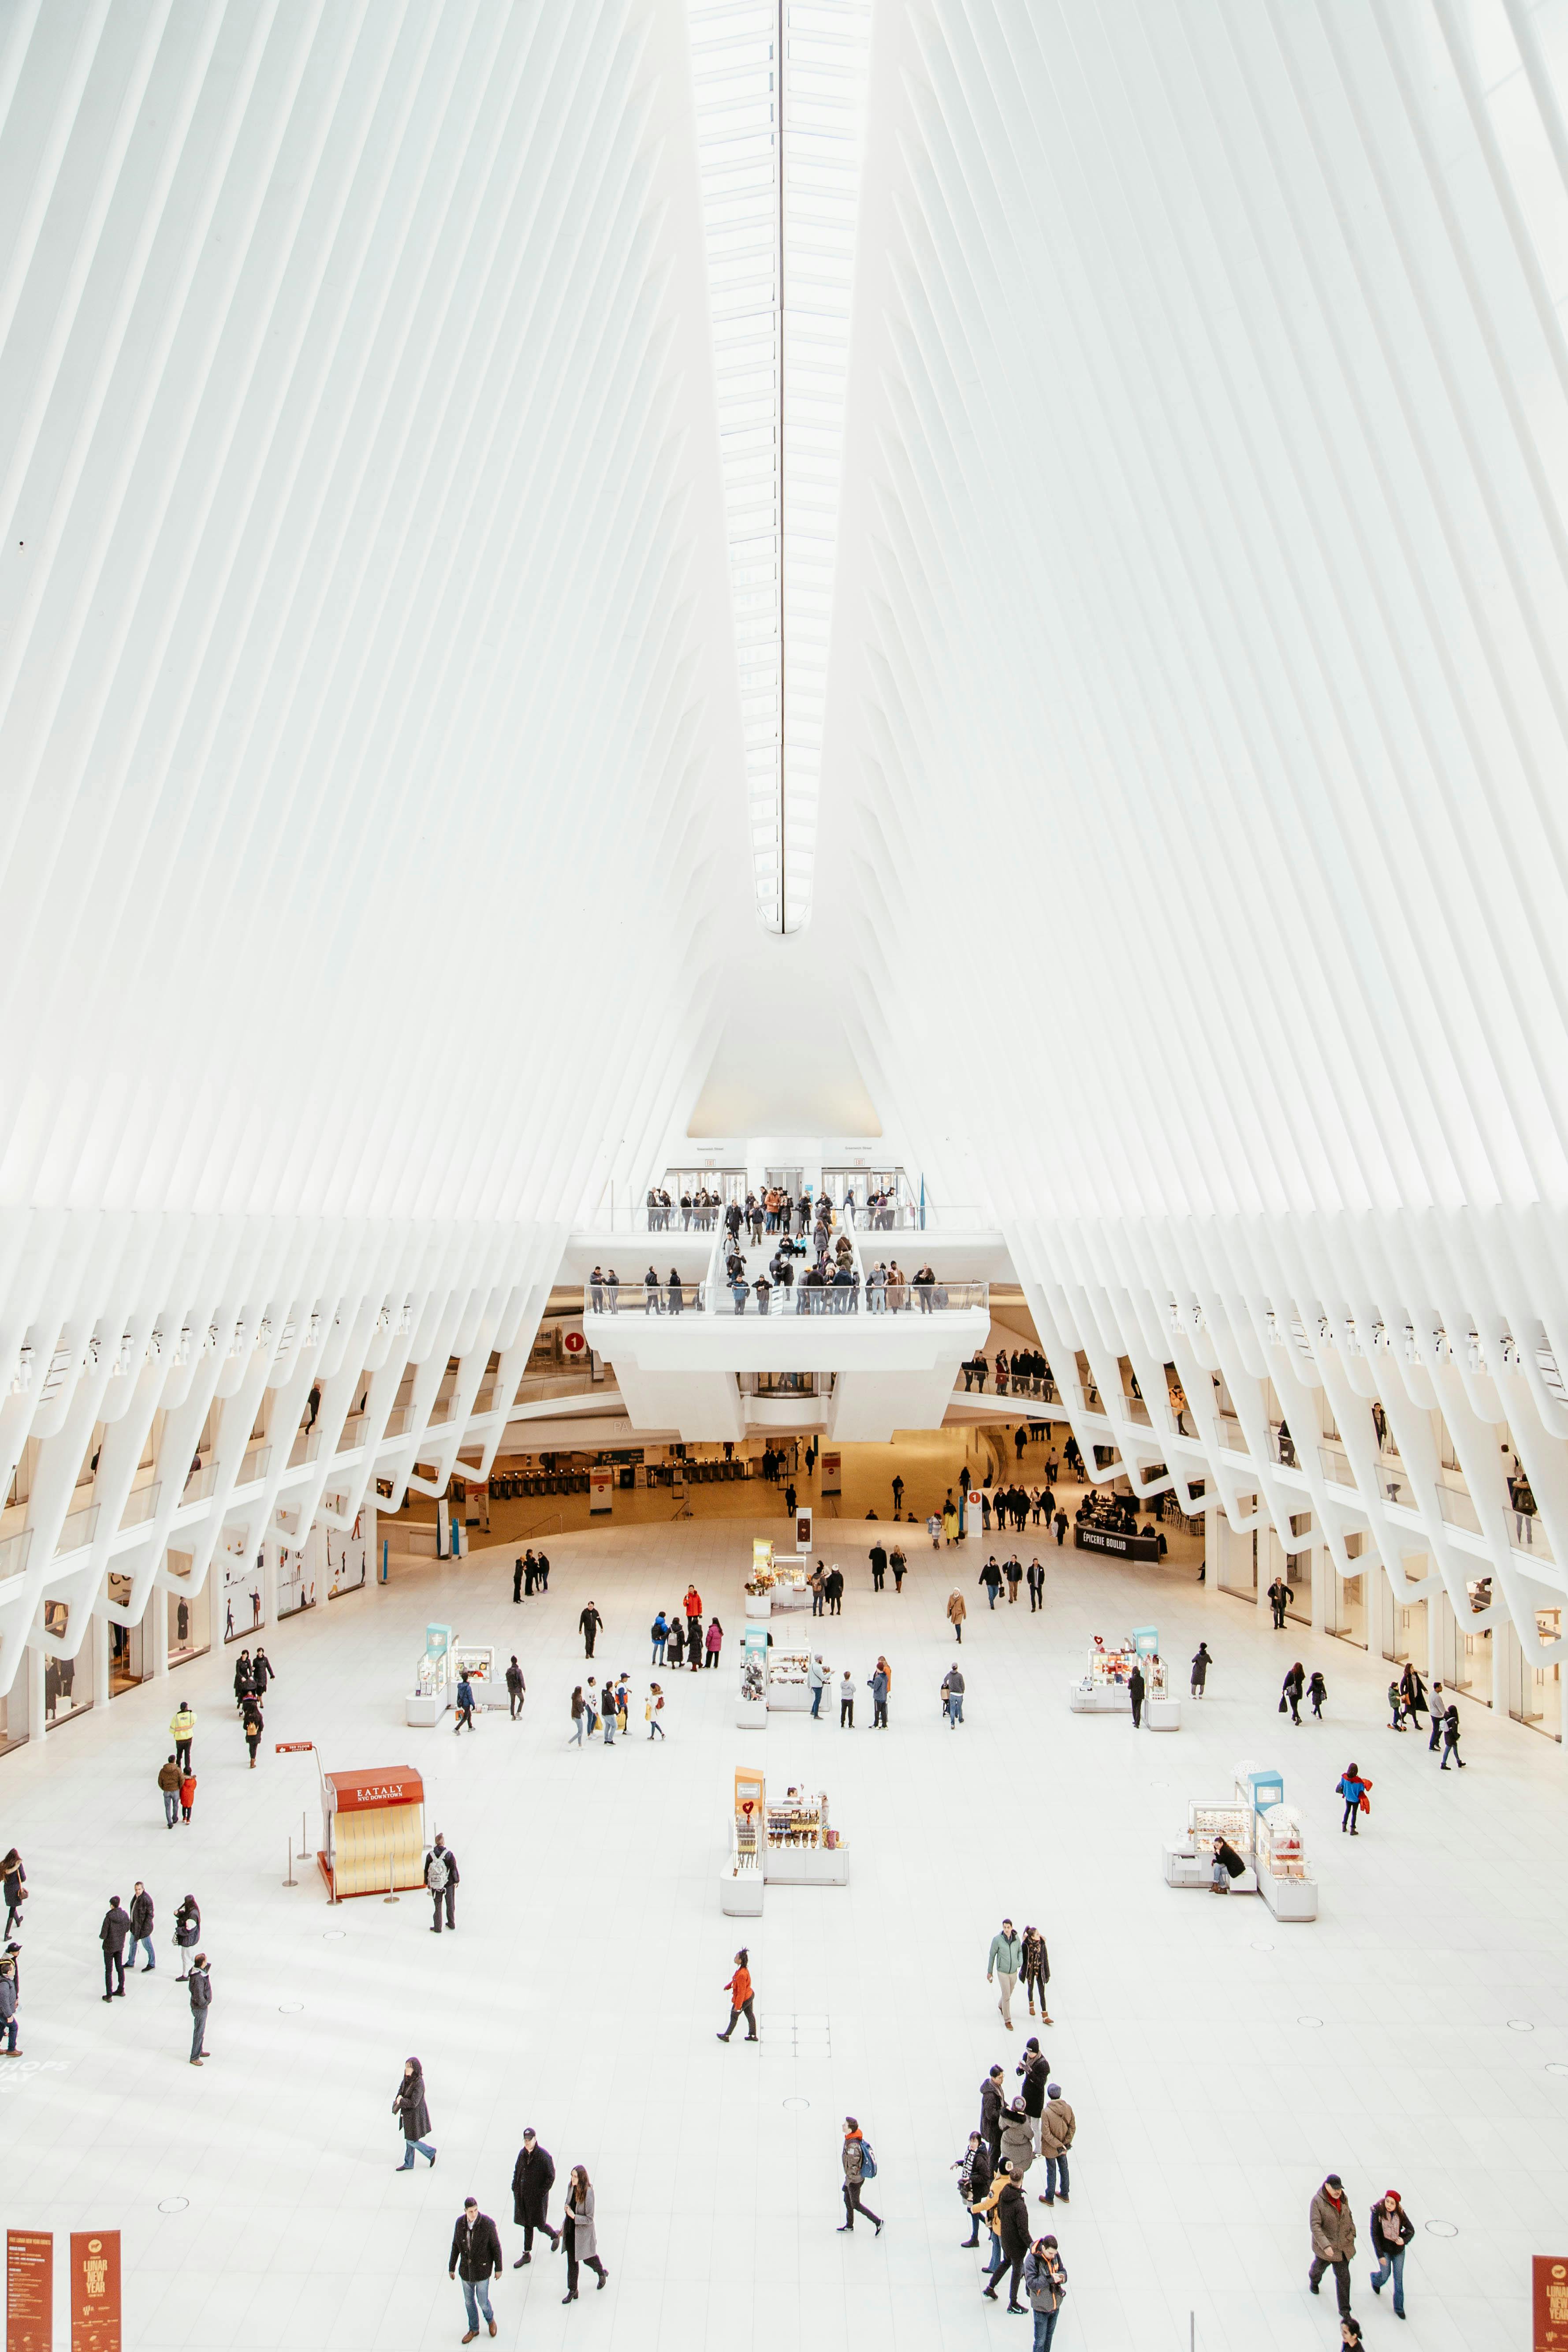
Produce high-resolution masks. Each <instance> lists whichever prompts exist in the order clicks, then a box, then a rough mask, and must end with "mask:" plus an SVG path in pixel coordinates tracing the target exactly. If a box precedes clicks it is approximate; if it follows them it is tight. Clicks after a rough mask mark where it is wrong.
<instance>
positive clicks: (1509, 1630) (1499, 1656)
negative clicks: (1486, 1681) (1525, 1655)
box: [1491, 1622, 1518, 1723]
mask: <svg viewBox="0 0 1568 2352" xmlns="http://www.w3.org/2000/svg"><path fill="white" fill-rule="evenodd" d="M1517 1640H1518V1636H1517V1635H1516V1634H1515V1633H1514V1630H1513V1627H1512V1626H1511V1625H1510V1624H1507V1623H1503V1622H1499V1623H1498V1624H1495V1625H1494V1626H1493V1627H1492V1687H1491V1702H1492V1713H1493V1714H1494V1715H1495V1716H1496V1717H1497V1719H1498V1721H1499V1722H1500V1723H1506V1722H1507V1720H1508V1702H1509V1685H1510V1680H1511V1676H1510V1671H1509V1670H1510V1667H1511V1666H1512V1664H1513V1658H1514V1650H1515V1645H1516V1643H1517Z"/></svg>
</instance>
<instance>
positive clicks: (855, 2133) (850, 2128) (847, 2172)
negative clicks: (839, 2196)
mask: <svg viewBox="0 0 1568 2352" xmlns="http://www.w3.org/2000/svg"><path fill="white" fill-rule="evenodd" d="M843 2163H844V2219H843V2221H840V2223H839V2224H838V2234H839V2236H840V2237H842V2236H843V2235H844V2233H845V2231H847V2230H853V2229H854V2227H855V2216H856V2214H857V2213H863V2214H864V2215H865V2217H866V2219H867V2221H873V2222H875V2223H876V2227H877V2235H878V2236H879V2237H880V2236H881V2234H882V2217H881V2215H880V2214H879V2213H873V2212H872V2210H871V2208H870V2207H869V2205H866V2204H863V2203H862V2202H861V2197H860V2191H861V2189H863V2188H864V2186H865V2184H866V2182H867V2181H868V2180H875V2179H876V2178H877V2159H876V2158H875V2157H874V2156H873V2155H872V2153H871V2144H870V2142H869V2140H868V2139H867V2138H866V2137H865V2135H864V2134H863V2133H862V2131H861V2129H860V2126H859V2125H858V2123H857V2122H856V2120H855V2118H854V2116H845V2118H844V2149H843Z"/></svg>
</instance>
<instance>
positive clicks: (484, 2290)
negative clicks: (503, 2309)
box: [458, 2279, 495, 2336]
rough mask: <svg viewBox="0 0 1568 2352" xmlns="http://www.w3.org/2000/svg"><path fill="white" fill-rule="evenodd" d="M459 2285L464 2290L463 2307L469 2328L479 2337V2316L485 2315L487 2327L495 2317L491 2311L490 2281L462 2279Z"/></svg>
mask: <svg viewBox="0 0 1568 2352" xmlns="http://www.w3.org/2000/svg"><path fill="white" fill-rule="evenodd" d="M458 2284H459V2285H460V2286H461V2287H462V2290H463V2307H464V2309H465V2310H466V2311H467V2313H468V2326H470V2327H471V2328H472V2329H473V2331H474V2334H475V2335H476V2336H477V2335H478V2334H479V2314H480V2313H481V2312H482V2313H483V2314H484V2317H485V2325H486V2326H487V2327H488V2326H489V2323H490V2321H491V2320H492V2319H493V2318H494V2317H495V2314H494V2312H493V2311H492V2310H491V2309H490V2286H489V2280H488V2279H462V2280H459V2282H458Z"/></svg>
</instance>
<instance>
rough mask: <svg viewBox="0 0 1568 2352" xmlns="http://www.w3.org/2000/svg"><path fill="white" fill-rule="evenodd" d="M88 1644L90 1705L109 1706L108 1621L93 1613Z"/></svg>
mask: <svg viewBox="0 0 1568 2352" xmlns="http://www.w3.org/2000/svg"><path fill="white" fill-rule="evenodd" d="M87 1638H88V1643H89V1647H90V1649H91V1651H92V1703H93V1705H94V1706H108V1705H109V1620H108V1618H107V1617H100V1616H99V1614H98V1612H96V1610H95V1611H94V1612H93V1619H92V1623H91V1625H90V1626H89V1630H88V1636H87Z"/></svg>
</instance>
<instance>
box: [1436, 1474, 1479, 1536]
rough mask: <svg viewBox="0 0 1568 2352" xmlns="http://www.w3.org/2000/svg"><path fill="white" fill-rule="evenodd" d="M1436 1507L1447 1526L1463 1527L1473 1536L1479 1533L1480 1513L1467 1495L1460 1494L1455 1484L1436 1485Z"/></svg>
mask: <svg viewBox="0 0 1568 2352" xmlns="http://www.w3.org/2000/svg"><path fill="white" fill-rule="evenodd" d="M1437 1508H1438V1510H1439V1511H1440V1512H1441V1513H1442V1515H1443V1517H1444V1519H1445V1520H1446V1521H1447V1525H1448V1526H1449V1527H1451V1528H1465V1529H1466V1531H1467V1532H1468V1534H1470V1535H1473V1536H1479V1534H1480V1532H1481V1515H1480V1513H1479V1511H1478V1510H1477V1508H1476V1507H1475V1505H1474V1503H1472V1502H1471V1500H1470V1498H1469V1496H1468V1495H1463V1494H1461V1493H1460V1492H1459V1489H1458V1487H1457V1486H1439V1487H1438V1489H1437Z"/></svg>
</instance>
